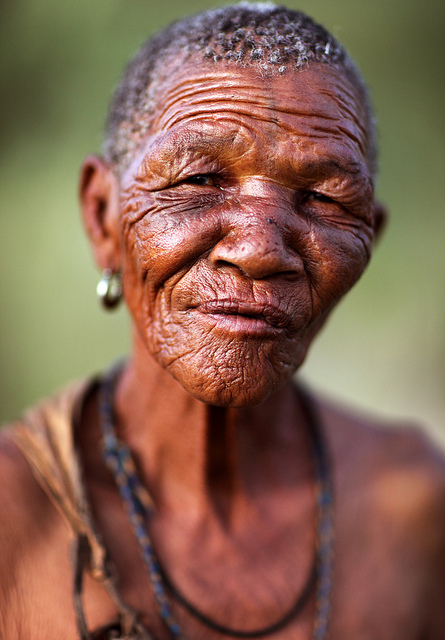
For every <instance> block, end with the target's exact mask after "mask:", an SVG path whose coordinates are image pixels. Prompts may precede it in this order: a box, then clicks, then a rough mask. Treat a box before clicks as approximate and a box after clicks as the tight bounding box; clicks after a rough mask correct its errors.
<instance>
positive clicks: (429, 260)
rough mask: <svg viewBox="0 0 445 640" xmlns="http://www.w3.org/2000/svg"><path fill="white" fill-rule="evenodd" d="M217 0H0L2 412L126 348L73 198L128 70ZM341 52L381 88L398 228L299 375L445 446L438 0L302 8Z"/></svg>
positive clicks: (384, 180) (443, 6) (320, 0)
mask: <svg viewBox="0 0 445 640" xmlns="http://www.w3.org/2000/svg"><path fill="white" fill-rule="evenodd" d="M220 4H222V3H218V2H217V1H216V2H212V1H207V0H194V1H193V0H182V1H181V2H179V1H178V0H169V2H165V1H164V0H94V1H91V0H63V2H60V0H1V3H0V51H1V58H0V59H1V69H0V86H1V102H0V131H1V140H0V215H1V230H0V263H1V278H0V323H1V325H0V326H1V339H0V361H1V368H0V419H1V420H8V419H10V418H12V417H14V416H15V415H17V414H18V413H19V412H20V411H21V410H22V409H23V408H24V407H25V406H27V405H29V404H30V403H32V402H34V401H35V400H36V399H37V398H39V397H41V396H43V395H48V394H50V393H51V392H52V391H53V390H55V389H56V388H58V387H60V386H61V385H62V384H63V383H65V382H66V381H68V380H69V379H72V378H76V377H79V376H83V375H85V374H89V373H92V372H95V371H98V370H100V369H101V368H103V367H104V366H106V365H107V363H109V362H110V361H111V360H113V359H114V358H115V357H117V356H119V355H120V354H122V353H125V352H126V351H128V349H129V344H130V342H129V331H128V318H127V316H126V313H125V311H124V310H120V311H119V312H117V313H115V314H113V315H105V313H104V312H102V311H101V309H100V307H99V305H98V303H97V302H96V298H95V286H96V282H97V279H98V273H97V271H96V269H95V267H94V265H93V261H92V258H91V255H90V251H89V248H88V246H87V242H86V239H85V238H84V235H83V231H82V227H81V223H80V219H79V216H78V205H77V196H76V191H77V180H78V168H79V165H80V162H81V160H82V158H83V157H84V156H85V155H86V154H88V153H90V152H94V151H98V150H99V149H100V144H101V132H102V123H103V119H104V114H105V111H106V106H107V103H108V100H109V97H110V94H111V92H112V89H113V87H114V85H115V83H116V82H117V79H118V77H119V75H120V72H121V70H122V68H123V66H124V64H125V62H126V60H127V59H128V58H129V56H130V55H131V54H132V53H133V52H134V51H135V50H136V48H137V47H138V45H139V44H140V43H141V42H142V41H143V40H144V39H145V37H146V36H147V35H149V34H150V33H152V32H153V31H155V30H156V29H158V28H160V27H161V26H163V25H164V24H166V23H167V22H169V21H170V20H172V19H175V18H177V17H180V16H182V15H186V14H188V13H191V12H195V11H199V10H202V9H205V8H210V7H212V6H216V5H220ZM287 4H288V6H290V7H292V8H300V9H303V10H304V11H306V12H307V13H309V14H310V15H312V16H313V17H315V18H316V19H317V20H319V21H320V22H322V23H323V24H325V26H327V27H328V28H329V29H330V30H331V31H332V32H333V33H334V35H336V36H337V37H338V38H340V40H342V41H343V42H344V44H345V45H346V46H347V48H348V49H349V51H350V52H351V54H352V56H353V57H354V58H355V59H356V61H357V62H358V63H359V65H360V67H361V69H362V71H363V73H364V75H365V78H366V79H367V81H368V83H369V85H370V87H371V90H372V95H373V98H374V103H375V106H376V111H377V116H378V122H379V132H380V147H381V177H380V181H379V185H378V192H379V194H380V198H381V199H382V200H383V201H384V202H385V203H386V204H387V205H388V207H389V209H390V211H391V215H392V217H391V221H390V224H389V226H388V228H387V232H386V236H385V238H384V239H383V240H382V242H381V244H380V246H379V247H378V248H377V250H376V252H375V256H374V261H373V263H372V264H371V267H370V268H369V270H368V271H367V272H366V274H365V276H364V277H363V279H362V281H361V282H360V283H359V284H358V285H357V286H356V288H355V289H354V290H353V291H352V292H351V293H350V294H349V296H348V297H347V298H346V299H345V300H344V301H343V303H342V305H341V306H340V308H339V309H338V310H337V311H336V312H335V314H334V315H333V317H332V319H331V321H330V322H329V323H328V327H327V328H326V329H325V330H324V332H323V334H322V335H321V336H320V337H319V339H318V341H317V342H316V344H315V345H314V346H313V348H312V352H311V353H310V354H309V358H308V361H307V363H306V364H305V365H304V367H303V369H302V375H303V376H304V377H305V378H306V379H307V380H309V381H310V382H311V384H313V385H314V386H316V387H318V388H319V389H321V390H324V391H325V392H326V393H327V394H329V395H331V396H334V397H337V398H339V399H342V400H344V401H346V402H348V403H350V404H352V405H361V406H362V407H364V408H365V409H366V410H368V411H373V412H374V413H380V414H381V415H383V416H389V417H390V419H392V418H395V417H396V416H398V417H402V418H407V417H408V418H409V419H410V420H411V421H413V422H415V423H416V422H420V423H421V424H424V425H426V428H428V429H429V430H430V431H431V433H432V434H433V437H435V438H437V439H438V441H440V442H441V443H444V444H445V425H444V415H445V411H444V409H445V393H444V392H445V384H444V383H445V320H444V318H445V286H444V283H445V207H444V199H445V198H444V191H445V177H444V176H445V156H444V118H443V98H444V86H445V84H444V66H445V50H444V41H445V38H444V37H443V25H444V24H445V3H444V2H443V1H442V0H423V1H422V2H421V1H420V0H390V1H388V0H373V1H372V2H369V0H335V1H334V0H312V1H308V0H299V1H298V2H296V1H295V0H289V1H288V3H287Z"/></svg>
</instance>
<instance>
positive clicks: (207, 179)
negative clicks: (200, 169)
mask: <svg viewBox="0 0 445 640" xmlns="http://www.w3.org/2000/svg"><path fill="white" fill-rule="evenodd" d="M183 183H185V184H196V185H198V186H199V187H215V186H216V182H215V180H214V179H213V177H212V176H211V175H208V174H199V175H196V176H189V177H188V178H186V179H185V180H183Z"/></svg>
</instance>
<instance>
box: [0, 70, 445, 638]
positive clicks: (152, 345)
mask: <svg viewBox="0 0 445 640" xmlns="http://www.w3.org/2000/svg"><path fill="white" fill-rule="evenodd" d="M158 96H159V99H158V108H157V110H156V112H155V114H154V116H153V121H152V123H151V128H150V135H149V136H148V137H147V139H145V140H144V142H143V144H142V145H141V146H140V148H139V149H138V151H137V153H136V154H135V156H134V158H133V161H132V162H131V164H130V166H129V167H128V169H127V170H126V171H125V173H124V174H123V175H122V176H120V178H119V179H118V178H117V177H116V175H115V174H114V173H113V172H112V171H111V170H110V168H109V167H107V166H106V164H105V163H104V162H103V161H102V160H101V159H99V158H95V157H91V158H89V159H87V161H86V162H85V165H84V169H83V175H82V185H81V195H82V203H83V212H84V218H85V223H86V227H87V230H88V233H89V236H90V238H91V240H92V244H93V248H94V251H95V255H96V260H97V263H98V265H99V266H100V267H101V268H105V267H111V268H114V269H116V268H121V269H122V272H123V284H124V293H125V299H126V303H127V305H128V307H129V309H130V312H131V315H132V318H133V324H134V351H133V357H132V361H131V363H130V364H129V365H128V367H127V368H126V370H125V372H124V374H123V376H122V378H121V379H120V381H119V384H118V388H117V394H116V409H117V415H118V431H119V435H120V437H121V438H123V439H124V440H125V441H126V442H127V443H128V444H129V446H130V448H131V449H132V451H133V453H134V456H135V458H136V460H137V463H138V466H139V469H140V473H141V477H142V479H143V481H144V483H145V484H146V486H147V487H148V488H149V489H150V491H151V493H152V495H153V498H154V501H155V504H156V507H157V510H156V513H155V516H154V518H153V521H152V522H151V525H150V531H151V533H152V536H153V540H154V543H155V547H156V549H157V550H158V552H159V555H160V557H161V558H162V560H163V563H164V565H165V566H166V568H167V570H168V572H169V573H170V575H171V576H172V577H173V580H174V581H175V583H176V584H177V585H179V586H180V588H181V590H182V591H183V592H185V593H186V594H187V596H188V598H189V599H190V600H192V601H193V602H195V603H199V606H200V608H201V609H202V610H203V611H206V612H207V613H208V614H209V615H210V616H211V617H213V618H215V619H216V620H219V621H221V622H224V623H225V624H229V625H232V626H234V627H241V628H245V629H246V630H248V629H252V628H257V627H260V626H262V625H267V624H270V623H271V622H272V621H274V620H276V619H277V618H279V617H280V616H281V615H282V614H283V613H284V612H285V611H286V610H287V609H288V608H289V607H290V606H291V604H292V603H293V602H294V600H295V598H296V595H297V594H298V593H299V592H300V591H301V589H302V587H303V585H304V583H305V580H306V578H307V574H308V571H309V567H310V565H311V562H312V558H313V553H314V544H315V528H314V521H315V513H316V507H315V500H314V474H313V464H312V458H311V454H310V445H309V437H308V431H307V424H306V421H305V418H304V415H303V413H302V410H301V407H300V405H299V402H298V399H297V395H296V394H295V390H294V388H293V385H292V383H291V381H290V377H291V375H292V373H293V372H294V371H295V369H296V368H297V367H298V366H299V365H300V364H301V362H302V361H303V359H304V357H305V354H306V351H307V349H308V346H309V344H310V342H311V340H312V338H313V337H314V335H315V334H316V332H317V331H318V330H319V328H320V327H321V325H322V324H323V322H324V320H325V318H326V316H327V314H328V313H329V311H330V310H331V309H332V307H333V306H334V305H335V303H336V302H337V301H338V300H339V299H340V298H341V296H342V295H343V294H345V293H346V292H347V291H348V290H349V289H350V287H351V286H352V285H353V284H354V283H355V282H356V280H357V279H358V278H359V277H360V275H361V274H362V272H363V270H364V268H365V266H366V264H367V262H368V260H369V258H370V255H371V250H372V245H373V241H374V239H375V235H376V233H377V231H378V229H379V227H380V225H381V221H382V209H381V207H380V206H379V205H378V204H376V202H375V200H374V193H373V182H372V177H371V174H370V167H369V163H368V137H367V131H366V130H364V128H363V126H362V124H361V123H362V122H364V117H363V108H362V105H361V104H360V101H359V100H358V99H357V97H356V94H355V91H354V89H353V87H352V86H351V85H350V84H349V82H348V81H347V80H346V79H345V78H344V77H342V75H341V74H340V73H339V72H338V71H336V70H334V69H331V68H329V67H327V66H326V65H324V66H319V65H313V66H311V67H309V68H307V69H305V70H302V71H295V72H287V73H286V74H285V75H283V76H278V75H277V76H273V77H269V78H263V77H261V75H260V73H259V71H258V70H257V69H254V68H250V69H240V68H238V67H235V66H225V65H223V64H220V65H216V66H214V65H211V66H210V65H209V64H207V63H206V64H204V63H200V64H199V65H198V66H197V65H191V64H181V65H177V66H174V69H166V71H165V76H164V79H163V80H161V81H160V83H159V87H158ZM364 366H366V363H364ZM320 411H321V417H322V424H323V429H324V432H325V436H326V439H327V442H328V445H329V448H330V451H331V459H332V464H333V470H334V486H335V494H336V519H335V531H336V556H335V583H334V584H335V586H334V596H333V617H332V633H331V640H346V639H347V640H349V639H351V640H356V639H357V640H367V639H369V640H371V639H372V640H374V639H376V640H400V639H401V638H403V640H440V638H443V633H444V630H445V607H444V606H443V603H444V601H445V544H444V542H445V500H444V498H445V465H444V463H443V460H442V459H441V458H440V456H439V455H438V454H436V453H435V452H434V451H433V450H432V449H431V448H430V446H429V445H428V444H426V443H425V442H424V440H423V438H422V437H421V436H420V435H418V434H417V433H416V432H413V431H406V430H401V431H392V430H384V429H382V428H381V427H380V426H379V425H377V424H375V423H373V422H371V421H370V420H364V419H362V418H357V417H351V416H349V415H347V414H345V413H343V412H341V411H339V410H337V409H336V408H334V407H332V406H330V405H328V404H326V403H323V402H321V401H320ZM79 448H80V452H81V458H82V462H83V465H84V469H85V481H86V484H87V487H88V491H89V496H90V500H91V504H92V507H93V512H94V515H95V519H96V522H97V526H98V528H99V530H100V532H101V534H102V536H103V538H104V541H105V543H106V546H107V548H108V549H109V551H110V555H111V557H112V559H113V561H114V562H115V564H116V567H117V570H118V574H119V578H120V583H121V590H122V594H123V597H124V599H125V600H126V601H127V602H128V603H129V604H131V605H132V606H134V607H135V608H136V609H138V610H139V611H141V612H142V618H143V621H144V622H145V623H146V624H147V626H148V627H149V628H150V629H151V630H153V631H154V632H155V633H156V634H157V637H158V638H159V640H164V639H166V638H168V635H167V634H166V633H165V630H164V629H163V628H162V625H160V624H159V621H158V619H157V615H156V613H155V612H154V605H153V599H152V595H151V590H150V585H149V582H148V579H147V577H146V574H145V570H144V568H143V566H142V565H141V562H140V559H139V553H138V549H137V546H136V543H135V540H134V538H133V535H132V532H131V530H130V528H129V525H128V522H127V519H126V516H125V514H124V511H123V509H122V506H121V503H120V499H119V497H118V495H117V492H116V489H115V487H114V484H113V482H112V480H111V479H110V477H109V475H108V473H107V471H106V470H105V469H104V467H103V464H102V462H101V457H100V445H99V427H98V415H97V398H95V397H92V398H91V400H90V402H89V403H88V405H87V407H86V409H85V411H84V415H83V419H82V428H81V430H80V434H79ZM2 456H3V458H2V460H3V462H2V465H1V467H0V480H1V484H0V487H2V489H0V508H1V510H2V511H1V513H6V514H7V518H5V526H4V529H3V531H4V532H3V534H0V535H3V539H1V538H0V576H1V578H0V582H1V588H2V589H3V592H4V594H5V598H4V600H5V602H6V603H7V606H6V605H5V606H3V605H1V609H0V610H1V613H2V622H1V624H2V625H3V628H2V627H0V632H3V634H4V637H5V638H7V639H8V640H18V639H20V640H56V639H57V640H58V639H59V638H61V637H63V638H64V639H66V640H71V639H73V640H74V638H75V637H76V632H75V628H74V623H73V616H72V612H71V609H70V606H71V573H70V568H69V562H68V557H67V553H68V552H67V549H68V547H69V535H68V532H67V530H66V528H65V527H64V524H63V522H62V520H61V519H60V517H59V516H58V514H57V513H56V512H55V511H54V509H53V507H52V506H51V505H50V504H49V502H48V500H47V498H46V497H45V496H44V495H43V493H42V492H41V491H40V489H39V488H38V487H37V485H36V483H35V482H34V480H33V478H32V476H31V474H30V472H29V469H28V468H27V465H26V463H24V461H23V460H22V458H21V457H20V455H19V454H18V452H17V451H16V450H15V449H14V448H13V447H12V446H11V445H9V444H8V443H7V442H5V443H3V449H2ZM84 601H85V603H86V611H87V617H88V623H89V626H90V628H91V629H94V628H97V627H99V626H100V625H102V624H105V623H108V622H111V621H112V620H113V619H114V617H115V615H116V610H115V608H114V606H113V605H112V603H111V602H110V601H109V600H108V599H107V598H106V597H105V595H104V593H103V590H102V589H101V588H100V585H97V584H95V583H94V582H93V581H92V580H91V579H89V580H87V584H86V589H85V596H84ZM177 614H178V618H179V620H180V623H181V624H182V626H183V629H184V632H185V634H186V635H187V637H188V638H189V639H190V640H191V639H193V640H200V639H206V640H214V639H216V638H221V636H218V635H217V634H213V633H211V632H210V631H209V630H208V629H205V628H203V627H202V626H201V625H200V624H199V623H197V622H196V621H195V620H193V619H192V618H190V617H189V616H188V615H187V614H185V613H184V612H183V611H181V610H179V609H178V610H177ZM313 618H314V601H311V603H310V605H309V606H307V607H306V609H305V610H304V611H303V613H302V614H301V615H300V616H299V617H298V618H297V619H296V620H295V621H294V622H293V623H292V624H290V625H289V626H288V627H286V628H285V629H284V630H283V631H281V632H280V633H277V634H276V635H275V636H273V637H274V638H275V639H276V640H309V638H310V637H311V629H312V624H313Z"/></svg>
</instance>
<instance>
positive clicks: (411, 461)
mask: <svg viewBox="0 0 445 640" xmlns="http://www.w3.org/2000/svg"><path fill="white" fill-rule="evenodd" d="M317 404H318V406H319V409H320V416H321V420H322V424H323V426H324V428H325V432H326V435H327V440H328V444H329V447H330V451H331V456H332V464H333V477H334V486H335V491H336V511H337V533H338V536H337V542H338V552H339V553H338V556H339V561H340V564H341V565H342V567H343V569H342V571H343V578H344V582H345V584H346V583H348V582H349V583H352V581H353V578H350V577H349V576H348V575H346V569H344V568H345V567H347V566H348V563H350V562H351V558H354V562H355V566H356V575H361V576H362V578H363V580H365V579H366V580H367V585H372V587H371V586H369V587H365V586H364V585H363V584H361V585H360V588H361V589H362V591H363V592H365V590H366V588H368V592H367V599H368V600H367V601H368V602H374V601H378V599H379V598H380V597H381V595H382V594H385V593H386V594H389V593H391V594H393V596H394V600H391V602H392V605H391V606H392V613H393V614H394V610H395V609H397V607H398V604H397V605H396V604H395V603H396V602H399V603H401V602H403V603H405V604H404V606H406V607H408V604H407V603H409V610H410V612H411V613H410V614H409V615H411V616H412V621H413V624H414V623H415V624H416V625H419V628H421V629H422V634H421V635H420V633H419V637H422V638H427V639H428V640H430V639H431V640H439V638H443V630H444V629H445V609H444V607H443V602H444V601H445V455H444V453H443V451H442V450H441V449H440V448H439V447H438V446H437V445H436V444H434V443H433V442H432V440H431V439H430V438H429V437H428V435H427V434H426V432H425V431H424V430H423V429H421V428H419V427H418V426H415V425H411V424H407V423H403V422H402V423H396V424H394V423H393V422H384V421H381V420H378V419H374V418H372V417H369V416H367V415H362V414H360V413H357V412H355V411H354V412H351V411H349V410H347V409H346V410H345V409H343V408H339V407H338V406H335V405H334V404H331V403H329V402H325V401H324V400H321V401H317ZM376 570H378V574H376V573H375V571H376ZM376 575H378V578H376ZM369 576H373V579H372V580H370V579H369ZM355 586H357V585H355ZM351 590H353V588H352V587H351ZM397 595H398V596H399V600H396V596H397ZM364 606H365V605H364ZM400 609H401V610H400V612H399V615H400V618H402V617H403V616H404V615H405V612H404V611H403V610H402V609H403V607H402V605H400ZM409 615H408V614H407V615H406V619H407V620H408V619H409ZM387 624H389V621H387ZM407 624H408V623H407ZM409 624H410V623H409ZM409 624H408V627H409ZM411 632H412V631H411ZM404 637H406V635H405V636H404ZM410 637H411V636H410Z"/></svg>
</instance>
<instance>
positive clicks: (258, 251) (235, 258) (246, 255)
mask: <svg viewBox="0 0 445 640" xmlns="http://www.w3.org/2000/svg"><path fill="white" fill-rule="evenodd" d="M289 215H291V211H290V204H289V203H287V202H286V201H285V199H284V198H283V197H282V196H281V197H280V196H279V195H278V194H277V193H275V194H274V193H273V191H272V190H271V189H267V191H264V190H263V192H260V191H259V190H256V191H255V192H254V193H251V194H244V195H243V197H240V198H239V199H238V200H237V202H236V203H233V205H231V206H229V207H228V208H227V210H226V216H225V224H224V225H223V234H222V238H221V239H220V240H219V242H218V243H217V244H216V245H215V246H214V248H213V250H212V252H211V254H210V260H211V261H212V262H213V264H214V265H216V266H222V265H224V264H230V265H234V266H236V267H238V268H239V269H240V270H241V271H242V272H243V273H245V274H246V275H247V276H249V277H252V278H265V277H268V276H271V275H274V274H278V273H284V272H286V273H287V274H289V275H290V274H292V275H294V276H295V275H300V273H301V270H302V260H301V257H300V256H299V255H298V253H297V251H296V250H295V248H294V247H293V246H292V239H291V237H290V233H289V229H288V227H289V224H288V223H289V219H288V216H289Z"/></svg>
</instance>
